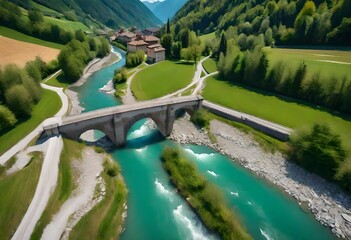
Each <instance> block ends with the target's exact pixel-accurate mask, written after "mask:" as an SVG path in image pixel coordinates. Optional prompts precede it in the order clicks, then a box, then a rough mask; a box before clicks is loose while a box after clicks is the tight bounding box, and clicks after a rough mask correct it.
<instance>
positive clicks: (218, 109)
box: [202, 101, 293, 141]
mask: <svg viewBox="0 0 351 240" xmlns="http://www.w3.org/2000/svg"><path fill="white" fill-rule="evenodd" d="M202 106H203V108H204V109H206V110H208V111H210V112H212V113H213V114H216V115H218V116H221V117H224V118H226V119H228V120H232V121H235V122H239V123H242V124H245V125H248V126H250V127H252V128H254V129H256V130H259V131H261V132H263V133H265V134H267V135H269V136H271V137H274V138H276V139H279V140H281V141H288V140H289V137H290V134H291V133H292V131H293V130H292V129H290V128H286V127H283V126H281V125H278V124H275V123H272V122H268V121H266V120H263V119H260V118H257V117H254V116H251V115H248V114H245V113H241V112H238V111H235V110H232V109H229V108H225V107H222V106H219V105H217V104H214V103H211V102H208V101H203V102H202Z"/></svg>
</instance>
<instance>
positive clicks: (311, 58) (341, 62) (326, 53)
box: [263, 47, 351, 79]
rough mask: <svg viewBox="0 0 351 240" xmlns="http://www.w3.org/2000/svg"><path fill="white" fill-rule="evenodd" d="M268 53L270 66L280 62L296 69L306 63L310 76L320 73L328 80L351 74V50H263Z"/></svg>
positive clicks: (267, 48) (268, 48)
mask: <svg viewBox="0 0 351 240" xmlns="http://www.w3.org/2000/svg"><path fill="white" fill-rule="evenodd" d="M263 51H264V52H266V53H267V57H268V59H269V66H270V67H272V66H273V65H274V64H276V63H277V62H278V61H281V60H283V61H285V62H286V63H287V65H288V66H290V67H292V68H293V69H296V68H297V66H298V65H299V64H300V63H302V62H304V63H305V64H306V65H307V69H308V75H309V76H311V75H312V74H314V73H317V72H320V73H321V76H324V77H326V78H330V77H335V78H337V79H341V78H342V77H344V76H345V75H346V76H349V75H350V73H351V50H320V49H296V48H270V47H266V48H264V49H263Z"/></svg>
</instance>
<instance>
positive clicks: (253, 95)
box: [203, 77, 351, 150]
mask: <svg viewBox="0 0 351 240" xmlns="http://www.w3.org/2000/svg"><path fill="white" fill-rule="evenodd" d="M203 96H204V98H205V99H207V100H209V101H212V102H215V103H218V104H220V105H223V106H227V107H229V108H233V109H236V110H239V111H242V112H245V113H248V114H252V115H254V116H257V117H261V118H263V119H267V120H270V121H272V122H276V123H279V124H282V125H284V126H287V127H291V128H294V129H299V128H304V127H310V126H311V125H313V124H314V123H317V122H318V123H326V124H328V125H330V127H331V128H332V129H333V130H334V131H335V132H336V133H338V134H340V136H341V137H342V139H343V142H344V144H345V147H347V149H349V150H351V141H350V139H351V117H350V116H347V117H344V118H342V117H339V116H336V115H333V114H331V113H328V112H326V111H323V110H321V109H317V108H312V107H309V106H306V105H304V104H300V103H297V102H295V101H289V100H284V99H281V98H279V97H276V96H274V95H270V94H265V93H262V92H257V91H254V90H252V89H248V88H244V87H241V86H235V85H232V84H230V83H228V82H225V81H220V80H217V79H216V78H214V77H209V78H208V79H207V80H206V87H205V89H204V93H203ZM347 119H348V120H347Z"/></svg>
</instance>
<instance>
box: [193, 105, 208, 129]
mask: <svg viewBox="0 0 351 240" xmlns="http://www.w3.org/2000/svg"><path fill="white" fill-rule="evenodd" d="M190 121H191V122H192V123H194V124H195V125H197V126H198V127H200V128H203V127H207V126H208V125H209V121H210V120H209V118H208V116H207V112H206V111H205V110H203V109H201V110H198V111H196V112H195V113H194V114H193V115H192V116H191V118H190Z"/></svg>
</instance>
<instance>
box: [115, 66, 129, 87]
mask: <svg viewBox="0 0 351 240" xmlns="http://www.w3.org/2000/svg"><path fill="white" fill-rule="evenodd" d="M127 79H128V76H127V69H126V68H118V69H116V70H115V74H114V77H113V83H114V84H116V83H124V82H126V81H127Z"/></svg>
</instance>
